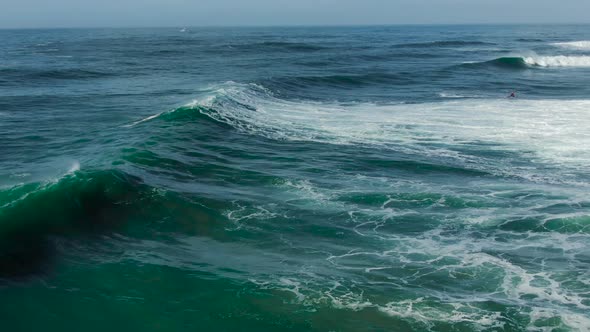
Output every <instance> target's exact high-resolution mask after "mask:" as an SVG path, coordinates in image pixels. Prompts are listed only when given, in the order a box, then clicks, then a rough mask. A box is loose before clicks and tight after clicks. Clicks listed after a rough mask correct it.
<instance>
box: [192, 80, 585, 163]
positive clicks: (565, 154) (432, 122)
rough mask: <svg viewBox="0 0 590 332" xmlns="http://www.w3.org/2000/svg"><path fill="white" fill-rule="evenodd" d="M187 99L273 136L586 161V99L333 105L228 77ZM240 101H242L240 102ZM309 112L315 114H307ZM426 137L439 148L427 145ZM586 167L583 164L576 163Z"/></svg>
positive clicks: (445, 153) (444, 153)
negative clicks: (488, 147)
mask: <svg viewBox="0 0 590 332" xmlns="http://www.w3.org/2000/svg"><path fill="white" fill-rule="evenodd" d="M213 94H214V95H215V96H216V97H215V98H211V95H208V96H207V97H206V98H203V99H201V101H197V102H196V103H195V104H193V106H196V105H201V106H205V107H209V108H213V109H215V110H216V112H214V113H206V112H203V111H202V110H198V109H197V108H195V111H200V112H202V113H203V114H205V115H207V116H209V117H211V118H213V119H215V120H217V121H220V122H225V123H228V124H230V125H232V126H233V127H235V128H236V129H238V130H241V131H245V132H249V133H251V134H256V135H261V136H265V137H268V138H273V139H280V140H303V141H319V142H325V143H331V144H370V145H379V146H383V147H388V146H394V147H395V148H396V149H400V148H405V149H407V150H408V151H410V152H412V151H413V152H412V153H416V152H420V153H422V154H426V155H432V156H433V157H446V158H449V157H450V158H458V159H461V158H464V157H465V158H467V157H466V156H462V155H460V154H458V153H457V152H456V151H455V150H452V149H451V148H449V149H445V148H444V146H449V147H453V146H456V145H457V143H458V142H461V144H470V142H488V143H492V144H494V145H495V146H497V147H498V148H500V149H503V150H506V151H522V150H533V151H534V152H535V153H536V154H537V156H538V157H540V158H541V159H544V160H546V161H550V162H552V163H558V164H563V165H566V164H569V165H576V166H579V167H582V166H583V165H587V164H588V163H590V135H588V134H585V133H586V132H587V128H588V127H590V120H588V117H587V112H588V109H589V108H590V100H523V99H519V100H507V99H504V98H500V99H477V100H474V99H466V100H451V101H444V102H436V103H424V104H418V105H416V104H412V105H408V104H393V105H375V104H369V103H362V104H353V105H340V104H337V103H317V102H304V101H289V100H283V99H279V98H276V97H275V96H273V95H272V93H270V92H269V91H268V90H266V89H264V88H263V87H260V86H256V85H247V84H236V83H230V84H226V85H224V86H222V87H219V88H217V89H215V90H214V91H213ZM244 105H248V107H249V108H251V109H247V108H246V107H244ZM310 118H313V119H314V121H309V119H310ZM425 141H427V142H433V143H436V144H438V145H439V147H440V148H438V149H433V148H427V147H425V146H426V145H425V144H423V143H424V142H425ZM583 167H585V166H583Z"/></svg>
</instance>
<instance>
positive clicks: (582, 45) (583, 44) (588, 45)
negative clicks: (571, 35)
mask: <svg viewBox="0 0 590 332" xmlns="http://www.w3.org/2000/svg"><path fill="white" fill-rule="evenodd" d="M552 45H554V46H557V47H562V48H568V49H575V50H590V40H579V41H570V42H562V43H553V44H552Z"/></svg>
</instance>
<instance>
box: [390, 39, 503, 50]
mask: <svg viewBox="0 0 590 332" xmlns="http://www.w3.org/2000/svg"><path fill="white" fill-rule="evenodd" d="M482 45H496V44H494V43H488V42H482V41H463V40H443V41H433V42H425V43H406V44H397V45H394V47H414V48H427V47H463V46H482Z"/></svg>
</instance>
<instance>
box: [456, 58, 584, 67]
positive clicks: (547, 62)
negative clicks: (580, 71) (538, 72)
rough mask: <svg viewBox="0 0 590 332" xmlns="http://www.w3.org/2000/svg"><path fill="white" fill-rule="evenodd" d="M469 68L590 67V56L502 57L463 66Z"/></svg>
mask: <svg viewBox="0 0 590 332" xmlns="http://www.w3.org/2000/svg"><path fill="white" fill-rule="evenodd" d="M463 65H464V66H467V67H482V66H484V67H485V66H490V65H492V66H496V67H503V68H508V69H526V68H534V67H590V56H565V55H558V56H527V57H521V56H516V57H501V58H497V59H494V60H490V61H484V62H472V63H465V64H463Z"/></svg>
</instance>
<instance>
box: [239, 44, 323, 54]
mask: <svg viewBox="0 0 590 332" xmlns="http://www.w3.org/2000/svg"><path fill="white" fill-rule="evenodd" d="M230 47H231V48H236V49H240V50H249V51H273V50H274V51H300V52H310V51H319V50H322V49H324V48H325V47H324V46H321V45H315V44H309V43H299V42H282V41H267V42H261V43H250V44H233V45H230Z"/></svg>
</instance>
